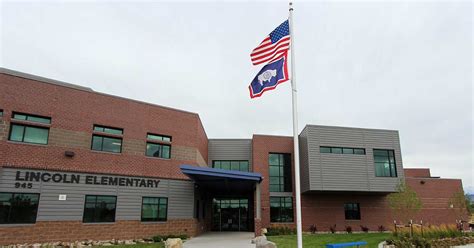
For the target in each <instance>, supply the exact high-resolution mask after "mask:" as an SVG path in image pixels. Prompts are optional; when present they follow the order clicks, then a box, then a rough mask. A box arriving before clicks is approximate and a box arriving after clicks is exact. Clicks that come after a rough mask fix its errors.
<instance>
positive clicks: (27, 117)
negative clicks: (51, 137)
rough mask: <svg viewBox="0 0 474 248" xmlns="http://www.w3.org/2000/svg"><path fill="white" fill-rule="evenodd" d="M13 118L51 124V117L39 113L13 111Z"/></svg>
mask: <svg viewBox="0 0 474 248" xmlns="http://www.w3.org/2000/svg"><path fill="white" fill-rule="evenodd" d="M13 119H15V120H21V121H31V122H37V123H43V124H51V118H49V117H43V116H38V115H30V114H21V113H13Z"/></svg>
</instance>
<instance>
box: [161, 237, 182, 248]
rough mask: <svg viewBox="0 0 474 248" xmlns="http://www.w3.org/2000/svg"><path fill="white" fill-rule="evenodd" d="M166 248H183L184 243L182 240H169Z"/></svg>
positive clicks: (166, 242)
mask: <svg viewBox="0 0 474 248" xmlns="http://www.w3.org/2000/svg"><path fill="white" fill-rule="evenodd" d="M165 248H183V241H182V240H181V239H167V240H166V241H165Z"/></svg>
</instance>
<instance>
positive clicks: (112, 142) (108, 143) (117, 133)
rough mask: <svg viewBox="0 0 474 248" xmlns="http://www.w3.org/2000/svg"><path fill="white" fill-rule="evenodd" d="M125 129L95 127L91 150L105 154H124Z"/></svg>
mask: <svg viewBox="0 0 474 248" xmlns="http://www.w3.org/2000/svg"><path fill="white" fill-rule="evenodd" d="M122 135H123V129H121V128H112V127H104V126H99V125H94V133H93V134H92V145H91V149H92V150H95V151H103V152H114V153H121V152H122Z"/></svg>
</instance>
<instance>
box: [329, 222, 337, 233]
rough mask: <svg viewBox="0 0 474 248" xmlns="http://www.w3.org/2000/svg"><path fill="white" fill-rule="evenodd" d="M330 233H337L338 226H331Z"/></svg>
mask: <svg viewBox="0 0 474 248" xmlns="http://www.w3.org/2000/svg"><path fill="white" fill-rule="evenodd" d="M329 231H331V233H335V232H336V224H334V225H333V226H330V227H329Z"/></svg>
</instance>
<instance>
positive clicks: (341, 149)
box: [319, 146, 365, 155]
mask: <svg viewBox="0 0 474 248" xmlns="http://www.w3.org/2000/svg"><path fill="white" fill-rule="evenodd" d="M319 152H320V153H336V154H356V155H365V149H364V148H349V147H329V146H321V147H320V148H319Z"/></svg>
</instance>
